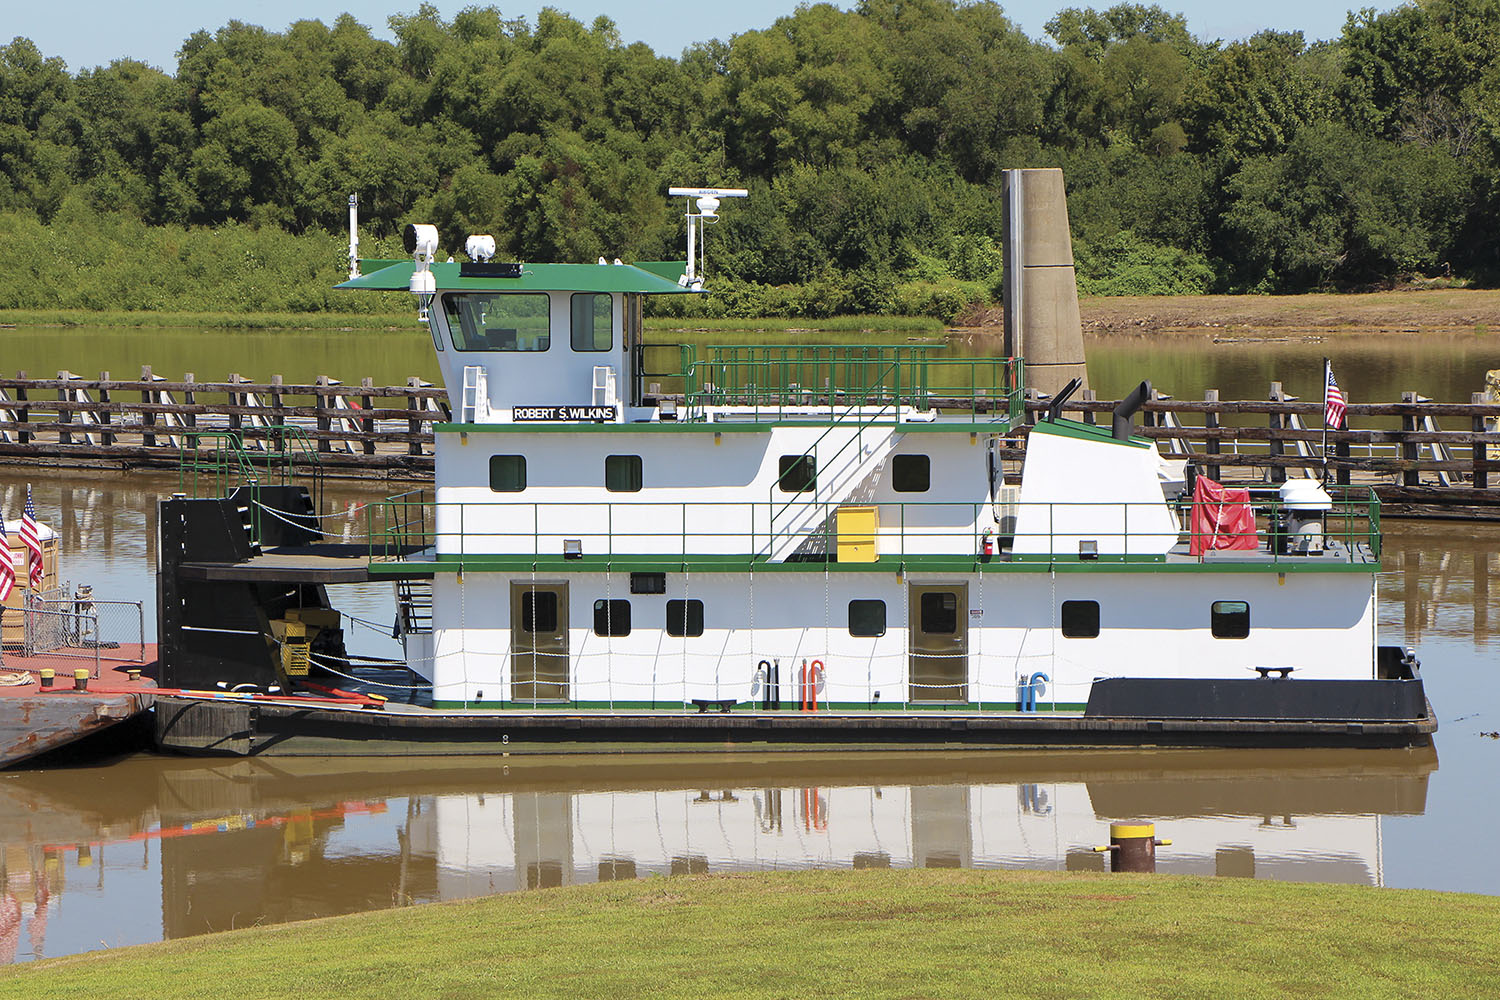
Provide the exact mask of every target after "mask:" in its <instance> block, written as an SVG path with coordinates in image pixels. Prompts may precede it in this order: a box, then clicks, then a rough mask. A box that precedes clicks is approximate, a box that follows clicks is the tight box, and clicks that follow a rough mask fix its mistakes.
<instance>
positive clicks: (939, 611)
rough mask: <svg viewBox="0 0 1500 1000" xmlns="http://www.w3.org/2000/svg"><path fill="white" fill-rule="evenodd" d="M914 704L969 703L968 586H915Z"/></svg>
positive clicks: (912, 625) (912, 604) (912, 596)
mask: <svg viewBox="0 0 1500 1000" xmlns="http://www.w3.org/2000/svg"><path fill="white" fill-rule="evenodd" d="M909 606H910V608H911V617H912V620H911V623H910V634H911V639H910V643H911V650H910V670H911V693H910V700H911V701H913V702H926V703H938V704H954V703H958V704H966V703H967V702H968V700H969V585H968V584H966V583H944V584H915V583H914V584H911V593H910V605H909Z"/></svg>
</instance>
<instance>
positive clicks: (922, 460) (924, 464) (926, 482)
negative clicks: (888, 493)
mask: <svg viewBox="0 0 1500 1000" xmlns="http://www.w3.org/2000/svg"><path fill="white" fill-rule="evenodd" d="M891 488H892V489H894V490H895V491H896V492H897V493H926V492H927V491H928V490H930V489H932V459H931V458H929V457H927V456H926V455H896V456H895V457H894V458H893V459H892V460H891Z"/></svg>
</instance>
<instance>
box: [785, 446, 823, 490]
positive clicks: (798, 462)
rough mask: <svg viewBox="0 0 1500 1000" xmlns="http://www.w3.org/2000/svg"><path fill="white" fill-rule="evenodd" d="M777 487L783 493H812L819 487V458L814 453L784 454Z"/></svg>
mask: <svg viewBox="0 0 1500 1000" xmlns="http://www.w3.org/2000/svg"><path fill="white" fill-rule="evenodd" d="M778 464H779V466H780V468H779V471H778V473H777V476H776V487H777V489H779V490H781V492H783V493H811V492H812V491H813V490H815V489H817V488H818V460H817V458H816V457H814V456H812V455H782V456H781V460H780V462H779V463H778Z"/></svg>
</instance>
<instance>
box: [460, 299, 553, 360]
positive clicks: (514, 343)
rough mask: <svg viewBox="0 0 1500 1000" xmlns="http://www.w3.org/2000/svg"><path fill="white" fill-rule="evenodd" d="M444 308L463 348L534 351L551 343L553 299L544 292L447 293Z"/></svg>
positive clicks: (543, 349) (543, 348)
mask: <svg viewBox="0 0 1500 1000" xmlns="http://www.w3.org/2000/svg"><path fill="white" fill-rule="evenodd" d="M443 309H444V310H445V311H446V313H447V316H448V333H449V335H451V336H452V337H453V346H454V347H455V348H457V349H458V350H460V351H520V352H534V351H545V350H546V349H547V348H549V347H551V346H552V317H551V309H552V302H551V299H549V298H548V297H547V295H546V294H545V293H538V292H496V293H493V294H481V293H478V292H468V293H465V294H461V295H457V294H448V295H444V296H443Z"/></svg>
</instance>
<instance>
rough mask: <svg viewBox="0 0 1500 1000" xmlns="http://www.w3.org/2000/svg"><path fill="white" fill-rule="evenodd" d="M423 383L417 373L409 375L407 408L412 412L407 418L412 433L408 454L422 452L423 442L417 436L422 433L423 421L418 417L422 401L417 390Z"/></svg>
mask: <svg viewBox="0 0 1500 1000" xmlns="http://www.w3.org/2000/svg"><path fill="white" fill-rule="evenodd" d="M421 385H422V380H421V379H419V378H417V377H416V376H415V375H408V376H407V378H406V387H407V389H408V392H407V394H406V408H407V410H409V411H410V412H411V416H410V417H408V418H407V420H406V431H407V433H408V434H409V435H410V440H409V441H408V442H407V445H406V453H407V454H408V455H420V454H422V442H421V440H420V439H419V438H418V437H417V435H418V434H420V433H422V422H421V421H420V420H418V419H417V414H419V413H421V412H422V401H421V400H420V399H419V398H417V390H418V389H420V388H421Z"/></svg>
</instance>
